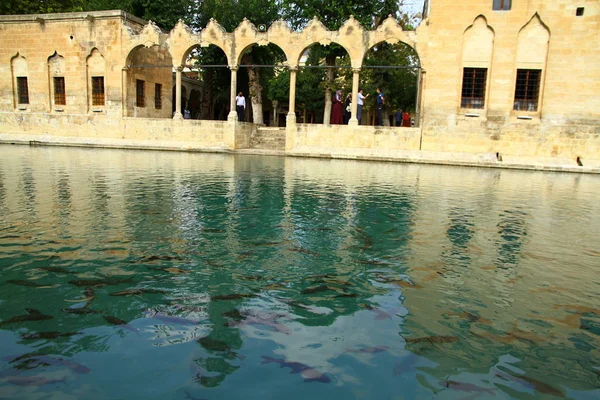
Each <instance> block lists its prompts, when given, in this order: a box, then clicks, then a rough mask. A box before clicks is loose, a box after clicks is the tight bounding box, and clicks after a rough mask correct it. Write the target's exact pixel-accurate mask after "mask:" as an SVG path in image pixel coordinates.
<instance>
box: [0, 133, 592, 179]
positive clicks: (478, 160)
mask: <svg viewBox="0 0 600 400" xmlns="http://www.w3.org/2000/svg"><path fill="white" fill-rule="evenodd" d="M0 144H13V145H29V146H62V147H90V148H108V149H125V150H160V151H184V152H198V153H227V154H245V155H265V156H279V157H306V158H324V159H344V160H356V161H376V162H397V163H412V164H434V165H448V166H462V167H483V168H502V169H519V170H530V171H547V172H570V173H585V174H600V163H594V164H593V165H584V166H578V165H573V164H574V163H573V161H572V160H569V159H560V158H557V159H554V158H545V157H517V156H508V155H503V157H502V158H503V160H502V161H498V160H497V159H496V155H495V154H493V153H477V154H476V153H460V152H433V151H423V150H419V151H411V150H389V151H385V150H384V151H381V150H375V149H351V148H344V149H338V148H327V147H297V148H294V149H292V150H291V151H283V150H269V149H235V150H233V149H231V148H228V147H227V146H226V145H225V144H223V145H222V146H214V147H206V146H198V145H197V144H196V143H193V142H181V141H161V142H160V143H157V142H156V141H150V140H127V139H120V140H118V139H117V140H115V139H102V138H94V139H92V138H77V137H56V136H39V135H15V134H2V133H0Z"/></svg>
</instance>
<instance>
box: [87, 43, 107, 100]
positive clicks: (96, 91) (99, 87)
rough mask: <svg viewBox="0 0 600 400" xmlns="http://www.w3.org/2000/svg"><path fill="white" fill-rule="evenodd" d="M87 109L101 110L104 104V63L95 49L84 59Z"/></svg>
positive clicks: (101, 56)
mask: <svg viewBox="0 0 600 400" xmlns="http://www.w3.org/2000/svg"><path fill="white" fill-rule="evenodd" d="M86 74H87V76H86V82H87V104H88V109H94V110H103V108H104V106H105V104H106V82H105V75H106V61H105V59H104V56H103V55H102V54H101V53H100V51H99V50H98V49H97V48H95V47H94V48H93V49H92V50H91V51H90V54H89V55H88V57H87V59H86Z"/></svg>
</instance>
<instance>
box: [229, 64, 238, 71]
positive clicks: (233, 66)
mask: <svg viewBox="0 0 600 400" xmlns="http://www.w3.org/2000/svg"><path fill="white" fill-rule="evenodd" d="M239 68H240V67H239V65H230V66H229V69H230V70H232V71H237V70H238V69H239Z"/></svg>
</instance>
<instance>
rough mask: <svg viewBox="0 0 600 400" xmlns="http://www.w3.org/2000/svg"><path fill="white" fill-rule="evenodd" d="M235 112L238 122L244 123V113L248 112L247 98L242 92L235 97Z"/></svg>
mask: <svg viewBox="0 0 600 400" xmlns="http://www.w3.org/2000/svg"><path fill="white" fill-rule="evenodd" d="M235 110H236V111H237V115H238V121H243V120H244V111H245V110H246V98H245V97H244V93H242V92H239V93H238V95H237V96H235Z"/></svg>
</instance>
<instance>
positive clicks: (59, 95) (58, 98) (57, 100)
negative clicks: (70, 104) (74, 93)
mask: <svg viewBox="0 0 600 400" xmlns="http://www.w3.org/2000/svg"><path fill="white" fill-rule="evenodd" d="M66 104H67V96H66V93H65V78H63V77H62V76H60V77H59V76H55V77H54V105H57V106H64V105H66Z"/></svg>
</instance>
